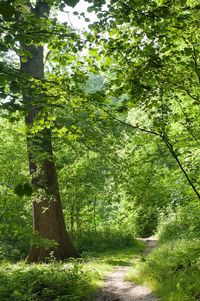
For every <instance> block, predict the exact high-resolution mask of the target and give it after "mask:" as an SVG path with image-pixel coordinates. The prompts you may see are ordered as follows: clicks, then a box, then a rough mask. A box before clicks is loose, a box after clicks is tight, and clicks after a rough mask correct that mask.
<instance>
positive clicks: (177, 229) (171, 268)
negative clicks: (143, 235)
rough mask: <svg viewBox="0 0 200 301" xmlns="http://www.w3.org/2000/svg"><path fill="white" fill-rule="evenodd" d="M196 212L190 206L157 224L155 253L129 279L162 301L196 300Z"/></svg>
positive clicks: (198, 250)
mask: <svg viewBox="0 0 200 301" xmlns="http://www.w3.org/2000/svg"><path fill="white" fill-rule="evenodd" d="M199 209H200V208H199V204H196V203H194V204H189V205H187V206H185V207H181V208H179V209H178V210H177V212H176V213H174V214H170V215H169V218H168V220H167V221H163V222H162V223H161V226H160V231H159V234H160V242H159V246H158V248H157V250H155V251H153V252H152V253H151V254H150V255H149V256H148V257H147V258H146V259H143V261H142V262H140V263H139V264H138V266H137V267H136V269H135V271H133V272H132V273H130V275H129V279H131V280H133V281H139V282H144V283H146V284H147V285H150V286H151V287H152V288H153V290H154V291H155V292H156V293H157V294H158V296H160V297H161V299H162V300H164V301H169V300H170V301H177V300H182V301H189V300H190V301H192V300H198V298H199V295H200V282H199V277H200V270H199V254H200V241H199V222H198V220H199ZM194 216H196V218H194Z"/></svg>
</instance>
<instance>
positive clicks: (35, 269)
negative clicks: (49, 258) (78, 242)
mask: <svg viewBox="0 0 200 301" xmlns="http://www.w3.org/2000/svg"><path fill="white" fill-rule="evenodd" d="M93 276H94V275H91V274H90V273H89V272H87V271H84V269H83V267H82V266H81V264H79V263H77V262H76V261H73V262H68V263H66V264H62V263H56V262H52V263H49V264H44V263H43V264H32V265H27V264H26V263H24V262H21V263H18V264H13V265H11V264H9V263H3V264H1V266H0V295H1V301H8V300H12V301H71V300H73V301H77V300H80V299H82V298H83V297H84V296H86V295H87V293H88V292H89V291H90V290H91V286H92V284H91V283H92V277H93Z"/></svg>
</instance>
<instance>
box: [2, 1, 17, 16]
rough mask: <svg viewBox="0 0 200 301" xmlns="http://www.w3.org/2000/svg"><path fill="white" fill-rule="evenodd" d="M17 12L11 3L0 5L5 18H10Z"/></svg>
mask: <svg viewBox="0 0 200 301" xmlns="http://www.w3.org/2000/svg"><path fill="white" fill-rule="evenodd" d="M14 13H15V9H14V7H13V6H12V5H10V3H7V2H5V3H2V4H1V5H0V14H1V15H2V16H3V18H4V19H5V20H9V19H10V18H12V16H13V15H14Z"/></svg>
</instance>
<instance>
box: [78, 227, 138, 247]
mask: <svg viewBox="0 0 200 301" xmlns="http://www.w3.org/2000/svg"><path fill="white" fill-rule="evenodd" d="M135 244H136V240H135V238H134V236H133V235H132V234H131V233H126V232H122V231H121V230H116V229H104V230H99V231H98V232H97V233H95V232H87V233H82V234H81V235H80V236H78V237H77V238H76V239H75V245H76V247H77V249H78V251H79V252H84V251H92V252H93V251H94V252H96V251H97V252H98V251H106V250H112V249H120V248H126V247H131V246H134V245H135Z"/></svg>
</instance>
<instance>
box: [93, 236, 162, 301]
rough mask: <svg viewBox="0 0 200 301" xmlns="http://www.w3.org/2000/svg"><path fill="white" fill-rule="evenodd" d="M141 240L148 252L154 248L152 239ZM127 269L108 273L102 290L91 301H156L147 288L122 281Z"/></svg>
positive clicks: (122, 267) (120, 267) (121, 268)
mask: <svg viewBox="0 0 200 301" xmlns="http://www.w3.org/2000/svg"><path fill="white" fill-rule="evenodd" d="M142 240H143V241H144V242H145V243H147V244H148V247H147V250H148V252H149V251H150V250H152V248H154V247H155V246H156V241H155V240H154V239H151V238H148V239H142ZM145 254H147V253H146V251H145ZM129 269H130V267H128V266H119V267H117V268H116V269H115V270H114V272H111V273H109V274H108V275H107V277H106V279H105V284H104V287H103V289H102V290H101V291H100V292H99V293H98V295H97V296H96V298H94V299H93V301H158V299H157V298H156V297H155V296H154V295H153V294H152V293H151V291H150V289H149V288H147V287H144V286H142V285H137V284H134V283H132V282H129V281H125V280H124V278H125V276H126V274H127V273H128V272H129Z"/></svg>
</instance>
